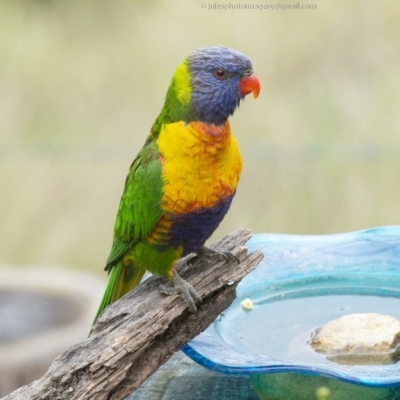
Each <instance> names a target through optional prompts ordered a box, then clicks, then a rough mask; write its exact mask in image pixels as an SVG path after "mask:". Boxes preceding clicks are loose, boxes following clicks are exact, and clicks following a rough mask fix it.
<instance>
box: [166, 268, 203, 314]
mask: <svg viewBox="0 0 400 400" xmlns="http://www.w3.org/2000/svg"><path fill="white" fill-rule="evenodd" d="M172 283H173V286H167V285H160V288H159V291H160V292H161V293H162V294H165V295H167V296H169V295H171V294H178V293H180V294H181V295H182V297H183V299H184V300H185V302H186V304H187V305H188V307H189V310H190V312H192V313H195V312H197V307H196V303H201V301H202V300H201V297H200V295H199V294H198V293H197V292H196V290H194V288H193V286H192V285H191V284H190V283H189V282H187V281H185V280H184V279H183V278H181V277H180V276H179V275H178V274H177V273H176V272H175V274H174V275H173V277H172Z"/></svg>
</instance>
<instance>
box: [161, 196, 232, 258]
mask: <svg viewBox="0 0 400 400" xmlns="http://www.w3.org/2000/svg"><path fill="white" fill-rule="evenodd" d="M234 195H235V193H232V195H231V196H229V197H227V198H226V199H224V200H223V201H221V203H219V204H217V205H216V206H214V207H213V208H201V209H199V210H196V211H195V212H191V213H189V214H173V215H169V217H170V218H171V219H172V220H173V223H172V226H171V228H170V231H169V232H168V244H169V245H170V246H174V247H175V246H176V247H179V246H183V249H184V251H183V256H186V255H188V254H190V253H193V252H196V251H197V250H198V249H199V248H200V247H201V246H203V245H204V243H205V241H206V240H207V239H208V238H209V237H210V236H211V235H212V234H213V232H214V231H215V230H216V229H217V227H218V225H219V224H220V223H221V221H222V220H223V219H224V217H225V215H226V213H227V212H228V210H229V207H230V206H231V203H232V199H233V196H234Z"/></svg>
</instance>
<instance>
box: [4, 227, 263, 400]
mask: <svg viewBox="0 0 400 400" xmlns="http://www.w3.org/2000/svg"><path fill="white" fill-rule="evenodd" d="M250 237H251V233H250V231H249V230H238V231H235V232H233V233H231V234H230V235H228V236H226V237H225V238H223V239H222V240H220V241H219V242H217V243H216V244H215V245H213V246H212V247H213V248H215V249H218V250H229V251H233V252H234V253H235V254H236V255H237V256H238V257H239V258H240V260H241V263H240V264H239V265H237V263H236V262H235V261H230V262H224V261H218V262H209V263H205V262H198V263H195V264H194V265H193V266H190V267H189V266H188V265H187V264H186V262H185V260H182V261H181V262H180V263H179V266H178V271H179V273H180V275H181V276H182V277H183V278H184V279H185V280H187V281H188V282H189V283H191V284H192V285H193V287H194V288H195V289H196V291H197V292H198V293H199V294H200V295H201V297H202V299H203V302H202V304H201V305H200V306H199V307H198V312H197V313H196V314H192V313H190V312H189V311H188V308H187V305H186V304H185V302H184V301H183V299H182V298H181V297H180V296H178V295H172V296H163V295H162V294H160V293H159V291H158V287H159V285H160V284H161V283H163V282H164V280H163V279H162V278H159V277H151V278H149V279H147V280H146V281H145V282H143V283H142V284H141V285H139V286H138V287H137V288H135V289H134V290H132V291H131V292H130V293H128V294H127V295H126V296H124V297H123V298H122V299H120V300H119V301H117V302H115V303H114V304H112V305H110V306H109V307H108V308H107V309H106V310H105V311H104V313H103V314H102V315H101V316H100V318H99V319H98V321H97V323H96V325H95V326H94V328H93V332H92V335H91V337H90V338H88V339H87V340H85V341H84V342H82V343H79V344H77V345H75V346H72V347H70V348H69V349H67V350H66V351H64V353H63V354H61V355H60V356H59V357H58V358H56V359H55V360H54V362H53V363H52V365H51V366H50V368H49V369H48V371H47V373H46V374H45V375H44V376H43V377H42V378H41V379H39V380H37V381H35V382H33V383H31V384H29V385H26V386H23V387H22V388H20V389H18V390H16V391H15V392H13V393H11V394H9V395H7V396H5V397H4V398H3V400H17V399H18V400H22V399H24V400H25V399H29V400H89V399H90V400H106V399H107V400H111V399H112V400H119V399H124V398H125V397H126V396H128V395H129V394H130V393H132V392H133V391H134V390H135V389H136V388H138V387H139V385H140V384H141V383H142V382H143V381H144V380H145V379H146V378H147V377H148V376H149V375H151V374H152V373H153V372H154V371H155V370H156V369H157V368H158V367H159V366H161V365H162V364H163V363H164V362H166V361H167V360H168V359H169V358H170V357H171V356H172V355H173V354H174V353H175V352H176V351H178V350H179V349H180V348H181V347H182V346H183V345H184V344H185V343H187V342H189V341H190V340H191V339H193V338H194V337H195V336H197V335H198V334H199V333H200V332H202V331H203V330H204V329H206V328H207V327H208V326H209V325H210V324H211V323H212V322H213V321H214V319H215V318H216V317H217V316H218V314H220V313H221V312H222V311H223V310H225V309H226V308H227V307H228V306H229V305H230V304H231V303H232V301H233V300H234V299H235V297H236V286H237V284H238V283H239V282H240V280H241V279H242V278H243V277H244V276H245V275H246V274H248V273H249V272H251V271H252V270H253V269H254V268H255V267H256V266H257V265H258V264H259V262H260V261H261V260H262V258H263V254H262V253H261V252H260V251H256V252H254V253H252V254H247V250H246V248H245V247H243V245H244V244H245V243H246V242H247V240H248V239H249V238H250Z"/></svg>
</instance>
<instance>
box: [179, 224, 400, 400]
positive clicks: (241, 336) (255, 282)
mask: <svg viewBox="0 0 400 400" xmlns="http://www.w3.org/2000/svg"><path fill="white" fill-rule="evenodd" d="M247 247H248V248H249V251H250V252H251V251H254V250H256V249H260V250H262V251H263V253H264V259H263V261H262V262H261V264H260V265H259V266H258V267H257V268H256V270H255V271H253V272H252V273H250V274H249V275H248V276H246V277H245V278H244V279H243V280H242V282H240V283H239V285H238V288H237V298H236V300H235V301H234V302H233V303H232V305H231V306H230V307H229V308H228V309H227V310H225V311H224V313H222V314H221V315H220V316H219V317H218V318H217V319H216V320H215V321H214V322H213V324H212V325H211V326H210V327H209V328H208V329H207V330H206V331H204V332H203V333H202V334H200V335H199V336H197V337H196V338H195V339H193V340H192V341H191V342H190V343H189V344H187V345H186V346H184V347H183V348H182V350H183V351H184V352H185V353H186V354H187V355H188V356H189V357H191V358H192V359H193V360H195V361H197V362H198V363H199V364H201V365H203V366H205V367H207V368H210V369H212V370H215V371H220V372H224V373H228V374H244V375H250V376H251V380H252V382H253V385H254V389H255V391H256V393H257V395H258V396H259V398H260V399H263V400H267V399H268V400H278V399H279V400H292V399H293V400H302V399H304V400H306V399H307V400H312V399H317V396H316V390H317V389H318V388H319V387H326V388H328V389H329V390H330V396H329V397H327V398H326V399H329V400H334V399H340V400H368V399H371V400H372V399H374V400H375V399H379V400H381V399H382V400H383V399H385V400H400V364H399V363H398V362H396V361H395V360H394V361H393V362H392V363H391V364H384V365H340V364H338V363H336V362H334V361H332V360H330V359H329V358H328V357H327V356H326V355H324V354H320V353H316V352H314V351H313V350H312V349H311V347H310V346H309V345H308V343H307V341H308V340H309V339H310V338H311V334H312V332H313V331H314V330H315V329H317V328H318V327H320V326H322V325H324V324H325V323H327V322H329V321H331V320H333V319H335V318H338V317H340V316H343V315H347V314H353V313H364V312H365V313H371V312H373V313H380V314H386V315H391V316H393V317H395V318H397V319H398V320H400V227H398V226H393V227H382V228H375V229H369V230H364V231H358V232H350V233H344V234H335V235H316V236H305V235H304V236H302V235H284V234H258V235H254V236H253V237H252V239H251V240H250V241H249V242H248V244H247ZM244 299H251V301H252V303H253V307H252V309H250V310H245V309H243V308H242V307H241V305H240V303H241V302H242V301H243V300H244ZM324 400H325V398H324Z"/></svg>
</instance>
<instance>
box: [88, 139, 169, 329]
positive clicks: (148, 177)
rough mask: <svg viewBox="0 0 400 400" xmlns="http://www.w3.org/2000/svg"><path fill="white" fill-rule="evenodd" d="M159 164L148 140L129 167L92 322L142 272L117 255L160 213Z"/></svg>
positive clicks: (146, 231) (153, 145) (146, 230)
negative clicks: (103, 286) (101, 293)
mask: <svg viewBox="0 0 400 400" xmlns="http://www.w3.org/2000/svg"><path fill="white" fill-rule="evenodd" d="M162 187H163V182H162V165H161V161H160V153H159V152H158V149H157V145H156V143H155V142H154V141H152V140H151V139H148V141H147V142H146V144H145V145H144V147H143V148H142V150H141V151H140V152H139V154H138V156H137V157H136V159H135V161H134V162H133V163H132V165H131V168H130V169H129V173H128V176H127V178H126V181H125V189H124V192H123V194H122V198H121V202H120V205H119V209H118V214H117V220H116V222H115V226H114V241H113V246H112V248H111V252H110V255H109V256H108V259H107V265H106V268H105V269H106V270H107V271H108V272H109V273H110V272H111V275H110V279H109V280H108V284H107V288H106V290H105V293H104V296H103V299H102V301H101V303H100V307H99V309H98V311H97V313H96V316H95V318H94V322H93V324H94V323H95V322H96V320H97V318H98V317H99V315H100V314H101V313H102V312H103V310H104V309H105V308H106V307H107V306H108V305H109V304H111V303H112V302H114V301H116V300H117V299H119V298H120V297H122V296H123V295H124V294H126V293H128V292H129V291H130V290H132V289H133V288H134V287H135V286H137V285H138V284H139V282H140V280H141V278H142V277H143V275H144V273H145V271H144V269H141V268H139V267H136V266H135V265H123V264H122V261H121V258H122V257H123V255H124V254H125V253H126V252H127V251H129V250H130V249H131V248H132V246H134V245H135V243H137V242H138V241H139V240H140V239H141V238H142V237H144V236H147V235H148V234H149V233H150V232H151V231H152V229H153V228H154V226H155V225H156V224H157V222H158V221H159V219H160V218H161V215H162V209H161V200H162V195H163V194H162Z"/></svg>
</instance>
